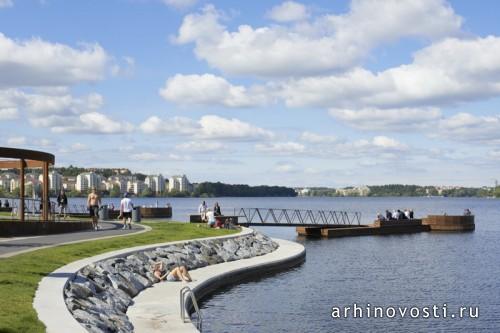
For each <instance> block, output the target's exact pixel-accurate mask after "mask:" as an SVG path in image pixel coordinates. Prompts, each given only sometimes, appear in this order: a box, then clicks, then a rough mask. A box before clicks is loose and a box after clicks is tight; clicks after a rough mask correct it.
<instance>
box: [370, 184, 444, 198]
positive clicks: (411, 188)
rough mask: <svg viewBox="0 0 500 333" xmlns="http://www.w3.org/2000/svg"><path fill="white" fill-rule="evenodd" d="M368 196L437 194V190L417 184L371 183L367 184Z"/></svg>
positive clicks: (421, 195)
mask: <svg viewBox="0 0 500 333" xmlns="http://www.w3.org/2000/svg"><path fill="white" fill-rule="evenodd" d="M368 188H369V189H370V192H369V194H368V196H370V197H423V196H428V195H430V196H437V195H439V192H438V190H437V189H436V188H435V187H434V186H418V185H401V184H391V185H373V186H368Z"/></svg>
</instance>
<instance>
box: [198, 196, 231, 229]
mask: <svg viewBox="0 0 500 333" xmlns="http://www.w3.org/2000/svg"><path fill="white" fill-rule="evenodd" d="M198 213H199V214H200V216H201V221H202V222H204V223H206V224H207V225H208V226H209V227H211V228H216V229H220V228H229V227H231V226H232V225H233V219H232V218H224V217H223V215H222V212H221V209H220V206H219V203H218V202H216V203H215V204H214V208H213V209H210V208H208V206H207V204H206V203H205V201H203V202H202V203H201V204H200V207H199V208H198Z"/></svg>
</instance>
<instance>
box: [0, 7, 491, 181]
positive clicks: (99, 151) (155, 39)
mask: <svg viewBox="0 0 500 333" xmlns="http://www.w3.org/2000/svg"><path fill="white" fill-rule="evenodd" d="M499 12H500V2H498V1H494V0H482V1H479V2H473V1H467V0H463V1H444V0H381V1H378V0H352V1H326V0H318V1H302V2H299V1H284V2H283V1H274V0H267V1H264V0H258V1H257V0H256V1H204V0H106V1H102V0H86V1H83V0H81V1H77V0H75V1H63V0H0V146H5V147H18V148H25V149H35V150H42V151H46V152H50V153H53V154H54V155H55V156H56V166H68V165H70V164H72V165H78V166H83V167H126V168H130V169H131V170H133V171H135V172H143V173H147V174H154V173H162V174H163V175H165V176H170V175H174V174H186V175H187V176H188V178H189V179H190V181H192V182H201V181H221V182H226V183H245V184H251V185H258V184H268V185H285V186H296V187H309V186H328V187H343V186H359V185H377V184H394V183H399V184H419V185H460V186H485V185H486V186H492V185H493V184H494V181H495V179H497V178H500V167H499V165H500V164H499V162H500V110H499V106H500V56H499V55H500V25H499V24H498V17H497V14H498V13H499Z"/></svg>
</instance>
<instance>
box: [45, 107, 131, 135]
mask: <svg viewBox="0 0 500 333" xmlns="http://www.w3.org/2000/svg"><path fill="white" fill-rule="evenodd" d="M133 128H134V127H133V126H132V124H130V123H128V122H124V121H117V120H113V119H111V118H109V117H108V116H107V115H105V114H102V113H99V112H89V113H83V114H81V115H80V116H79V117H78V118H77V119H75V121H73V122H71V123H69V124H65V125H63V124H58V125H57V126H53V127H52V128H51V130H52V131H53V132H55V133H93V134H120V133H127V132H130V131H132V130H133Z"/></svg>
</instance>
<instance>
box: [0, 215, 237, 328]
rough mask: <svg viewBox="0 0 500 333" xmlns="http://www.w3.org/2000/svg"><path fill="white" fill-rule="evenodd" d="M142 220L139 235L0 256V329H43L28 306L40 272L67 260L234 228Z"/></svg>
mask: <svg viewBox="0 0 500 333" xmlns="http://www.w3.org/2000/svg"><path fill="white" fill-rule="evenodd" d="M144 224H146V225H149V226H150V227H152V228H153V230H152V231H150V232H146V233H142V234H140V235H131V236H126V237H116V238H111V239H105V240H98V241H90V242H85V243H79V244H69V245H61V246H57V247H53V248H49V249H42V250H38V251H34V252H29V253H25V254H20V255H17V256H14V257H10V258H3V259H0V332H2V333H3V332H5V333H6V332H9V333H14V332H16V333H17V332H45V326H44V325H43V323H42V322H40V321H39V320H38V318H37V315H36V312H35V310H34V309H33V306H32V303H33V297H34V296H35V291H36V289H37V287H38V283H39V282H40V280H41V279H42V278H43V277H44V276H46V275H47V274H48V273H50V272H52V271H54V270H55V269H57V268H59V267H61V266H64V265H66V264H68V263H70V262H73V261H75V260H78V259H82V258H85V257H91V256H94V255H97V254H100V253H104V252H108V251H113V250H118V249H123V248H128V247H132V246H138V245H146V244H154V243H159V242H169V241H176V240H185V239H193V238H200V237H210V236H218V235H226V234H231V233H234V232H235V231H232V230H223V229H210V228H206V227H205V226H203V225H198V224H186V223H172V222H169V223H154V222H153V223H144ZM54 315H56V314H54Z"/></svg>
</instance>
